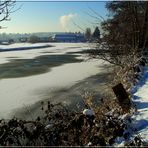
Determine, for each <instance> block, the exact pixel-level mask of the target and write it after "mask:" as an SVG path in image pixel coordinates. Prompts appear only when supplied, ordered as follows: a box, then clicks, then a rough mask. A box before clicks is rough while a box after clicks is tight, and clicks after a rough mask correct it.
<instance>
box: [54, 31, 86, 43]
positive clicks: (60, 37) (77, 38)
mask: <svg viewBox="0 0 148 148" xmlns="http://www.w3.org/2000/svg"><path fill="white" fill-rule="evenodd" d="M52 39H53V41H55V42H85V37H84V34H81V33H62V34H55V35H53V36H52Z"/></svg>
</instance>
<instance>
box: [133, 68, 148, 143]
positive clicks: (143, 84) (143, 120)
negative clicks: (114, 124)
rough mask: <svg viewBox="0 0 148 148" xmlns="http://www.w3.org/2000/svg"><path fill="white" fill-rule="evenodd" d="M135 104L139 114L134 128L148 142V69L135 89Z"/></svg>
mask: <svg viewBox="0 0 148 148" xmlns="http://www.w3.org/2000/svg"><path fill="white" fill-rule="evenodd" d="M133 91H134V94H133V95H134V103H135V104H136V106H137V109H138V110H137V114H136V115H134V117H133V120H134V128H136V129H137V132H138V133H139V134H140V135H141V137H142V138H143V139H144V140H145V141H147V142H148V67H146V68H145V69H144V74H143V78H142V79H141V80H140V82H139V84H138V85H137V86H136V87H135V88H134V90H133Z"/></svg>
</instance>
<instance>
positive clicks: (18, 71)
mask: <svg viewBox="0 0 148 148" xmlns="http://www.w3.org/2000/svg"><path fill="white" fill-rule="evenodd" d="M48 44H49V45H52V47H46V48H37V49H32V50H19V51H18V50H17V51H7V52H0V118H9V117H10V116H11V115H12V113H13V112H14V110H17V109H20V108H24V107H25V106H28V105H29V106H30V105H33V104H34V103H36V102H38V101H41V100H45V99H47V98H50V97H52V95H53V92H55V91H57V90H60V89H64V88H69V87H71V86H73V85H75V84H77V83H78V82H80V81H82V80H84V79H86V78H88V77H90V76H93V75H96V74H97V73H99V72H101V71H102V67H103V66H102V65H103V64H104V63H103V62H102V61H101V60H86V57H85V56H84V55H82V54H81V53H80V52H79V51H82V50H86V49H89V48H90V47H89V46H88V45H87V44H83V43H47V44H46V43H43V44H34V45H31V44H27V43H26V44H13V45H9V46H0V48H1V49H6V50H7V49H10V48H20V49H21V48H22V47H25V48H27V47H29V49H30V46H34V47H35V46H40V47H41V46H45V45H48ZM46 92H48V93H46ZM61 101H63V100H61Z"/></svg>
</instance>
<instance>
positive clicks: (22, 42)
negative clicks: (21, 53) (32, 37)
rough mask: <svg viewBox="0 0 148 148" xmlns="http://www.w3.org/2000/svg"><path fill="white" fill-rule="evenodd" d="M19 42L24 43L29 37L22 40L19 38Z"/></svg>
mask: <svg viewBox="0 0 148 148" xmlns="http://www.w3.org/2000/svg"><path fill="white" fill-rule="evenodd" d="M19 41H20V42H22V43H24V42H27V41H28V38H27V37H21V38H19Z"/></svg>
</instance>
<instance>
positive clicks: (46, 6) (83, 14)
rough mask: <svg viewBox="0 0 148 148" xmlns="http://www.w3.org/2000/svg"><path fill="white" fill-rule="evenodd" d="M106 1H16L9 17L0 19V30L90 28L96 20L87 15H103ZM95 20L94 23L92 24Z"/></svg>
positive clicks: (47, 30)
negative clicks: (0, 27)
mask: <svg viewBox="0 0 148 148" xmlns="http://www.w3.org/2000/svg"><path fill="white" fill-rule="evenodd" d="M105 3H106V2H70V1H69V2H47V1H46V2H17V3H16V6H15V8H14V9H17V8H19V7H20V6H21V8H20V9H19V10H17V11H16V12H14V13H12V14H11V21H7V22H1V24H0V26H4V27H7V28H6V29H2V30H0V31H1V33H2V32H6V33H32V32H61V31H72V32H73V31H82V30H85V29H86V27H90V28H92V29H93V28H94V27H95V26H96V25H97V24H98V25H99V23H100V21H99V20H96V19H95V18H93V17H91V16H90V15H93V16H95V14H94V13H93V12H92V11H91V10H90V8H91V9H93V10H94V11H95V12H97V13H98V14H100V15H101V16H103V17H104V18H106V14H107V10H106V8H105ZM95 23H97V24H95Z"/></svg>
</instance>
